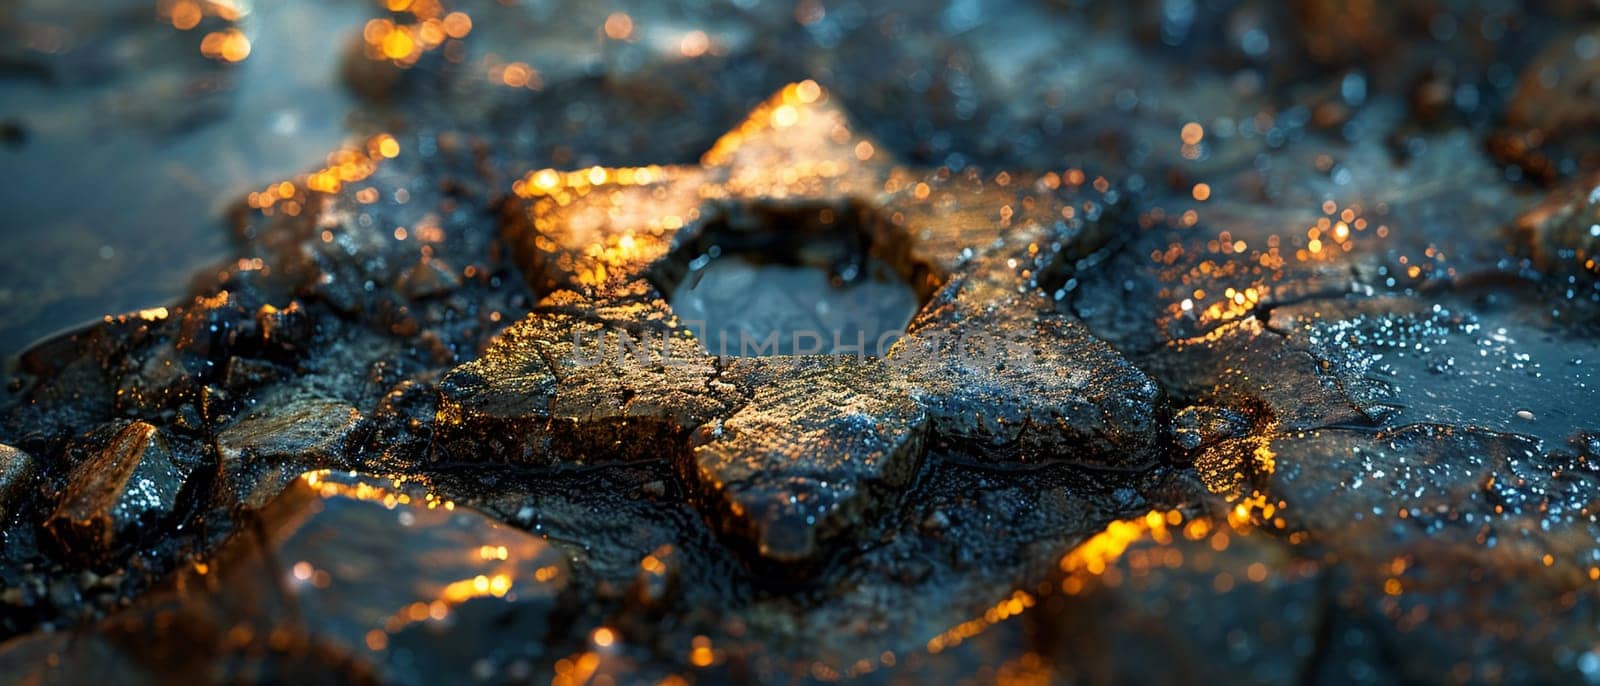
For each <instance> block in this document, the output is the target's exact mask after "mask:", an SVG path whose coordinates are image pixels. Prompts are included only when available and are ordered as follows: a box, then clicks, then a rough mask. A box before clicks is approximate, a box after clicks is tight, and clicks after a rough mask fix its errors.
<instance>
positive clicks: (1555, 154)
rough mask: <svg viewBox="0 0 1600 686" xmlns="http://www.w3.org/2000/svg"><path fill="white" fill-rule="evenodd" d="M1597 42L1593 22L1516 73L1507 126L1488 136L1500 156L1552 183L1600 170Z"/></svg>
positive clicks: (1551, 44)
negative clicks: (1596, 91)
mask: <svg viewBox="0 0 1600 686" xmlns="http://www.w3.org/2000/svg"><path fill="white" fill-rule="evenodd" d="M1596 41H1600V31H1597V30H1595V29H1594V28H1592V27H1588V28H1585V29H1582V30H1580V31H1577V32H1574V33H1570V34H1568V35H1566V36H1562V37H1560V38H1557V39H1555V40H1552V41H1550V42H1549V43H1547V44H1546V45H1545V46H1544V48H1543V50H1542V51H1541V52H1540V53H1539V54H1538V56H1537V57H1536V58H1535V59H1533V60H1532V61H1530V62H1529V63H1528V64H1527V66H1525V67H1524V68H1523V70H1522V73H1521V75H1520V76H1518V77H1517V84H1516V91H1515V92H1514V93H1512V95H1511V98H1510V99H1509V100H1508V101H1507V103H1506V108H1505V122H1504V124H1505V126H1504V127H1503V128H1501V129H1500V130H1499V131H1497V132H1495V133H1494V134H1493V135H1491V136H1490V137H1489V150H1490V152H1491V153H1493V154H1494V156H1495V158H1496V160H1497V161H1499V162H1501V163H1503V164H1512V165H1516V166H1517V167H1519V168H1520V169H1521V170H1522V171H1523V172H1525V173H1526V174H1527V175H1528V176H1530V177H1532V178H1534V179H1537V180H1539V181H1542V182H1544V183H1547V184H1553V183H1556V182H1558V181H1561V180H1563V179H1569V178H1572V177H1573V176H1574V175H1577V174H1579V173H1583V172H1590V171H1594V170H1595V169H1600V148H1597V147H1596V146H1597V144H1600V139H1596V138H1595V136H1594V133H1593V125H1594V122H1595V121H1596V118H1597V117H1600V106H1597V105H1596V100H1595V91H1594V82H1595V78H1596V76H1597V75H1600V71H1597V67H1596V66H1595V64H1596V60H1595V57H1596V51H1595V44H1596Z"/></svg>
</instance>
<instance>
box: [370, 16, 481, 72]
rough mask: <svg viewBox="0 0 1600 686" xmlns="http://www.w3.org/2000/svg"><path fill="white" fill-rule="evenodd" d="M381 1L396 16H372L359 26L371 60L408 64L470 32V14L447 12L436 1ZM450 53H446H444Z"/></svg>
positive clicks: (412, 63)
mask: <svg viewBox="0 0 1600 686" xmlns="http://www.w3.org/2000/svg"><path fill="white" fill-rule="evenodd" d="M382 4H383V5H384V8H385V9H387V10H388V11H390V12H392V13H395V14H396V15H397V16H396V17H395V18H375V19H371V20H368V21H367V23H366V25H365V26H364V27H362V29H361V39H362V42H363V51H364V54H365V55H366V57H367V59H370V60H374V61H388V62H390V63H392V64H394V65H395V66H398V67H402V68H404V67H410V66H411V65H414V64H416V63H417V60H419V59H421V57H422V55H423V54H425V53H427V52H429V51H432V50H435V49H437V48H439V47H440V46H442V45H445V44H446V43H448V42H449V41H453V40H454V41H459V40H460V39H462V38H465V37H466V36H467V34H469V33H471V32H472V18H471V17H470V16H468V15H467V14H466V13H465V12H459V11H457V12H449V13H446V12H445V11H444V7H443V5H441V4H440V3H439V2H438V0H409V1H400V0H385V1H384V2H383V3H382ZM450 54H451V53H450V52H448V51H447V52H446V56H449V55H450Z"/></svg>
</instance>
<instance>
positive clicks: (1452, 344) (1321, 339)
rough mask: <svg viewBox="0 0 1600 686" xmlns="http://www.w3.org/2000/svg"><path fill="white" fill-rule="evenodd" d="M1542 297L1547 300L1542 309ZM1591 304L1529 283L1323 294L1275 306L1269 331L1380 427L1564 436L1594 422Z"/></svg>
mask: <svg viewBox="0 0 1600 686" xmlns="http://www.w3.org/2000/svg"><path fill="white" fill-rule="evenodd" d="M1535 303H1539V305H1535ZM1589 311H1590V310H1589V305H1588V304H1587V303H1585V302H1583V301H1581V300H1577V301H1567V302H1561V301H1554V302H1551V301H1548V300H1546V298H1545V297H1543V296H1541V295H1540V294H1539V293H1538V292H1537V291H1533V290H1531V289H1526V288H1509V287H1504V288H1498V289H1494V290H1477V289H1467V288H1462V289H1457V291H1456V292H1455V293H1453V294H1451V295H1448V296H1440V297H1437V298H1433V299H1431V302H1426V301H1422V300H1421V299H1410V298H1393V299H1390V298H1366V299H1361V300H1352V299H1344V300H1327V301H1316V302H1308V303H1302V304H1296V305H1292V306H1286V307H1280V308H1277V309H1275V310H1273V313H1272V318H1271V321H1270V323H1269V326H1270V327H1271V328H1272V329H1273V330H1275V331H1278V332H1282V333H1283V334H1284V335H1285V336H1287V337H1288V340H1289V342H1290V345H1292V346H1294V347H1297V348H1301V349H1303V350H1305V351H1306V353H1307V354H1309V355H1310V356H1312V358H1314V359H1315V360H1316V361H1317V364H1318V367H1319V368H1320V370H1321V371H1322V372H1323V373H1324V374H1325V375H1326V377H1327V378H1328V379H1329V380H1330V381H1333V382H1335V383H1336V385H1337V386H1338V387H1339V388H1340V389H1341V391H1342V394H1343V395H1344V396H1345V397H1346V398H1348V399H1349V400H1350V402H1351V403H1352V404H1353V405H1354V406H1356V407H1358V408H1360V409H1361V410H1362V412H1363V414H1364V415H1365V416H1366V417H1368V418H1370V419H1373V420H1377V423H1379V424H1380V425H1382V426H1391V427H1393V426H1402V425H1405V424H1412V423H1434V424H1449V425H1459V426H1467V425H1470V426H1475V427H1482V428H1486V429H1492V430H1496V431H1503V432H1508V433H1516V434H1523V435H1527V436H1532V437H1535V438H1539V439H1543V440H1544V441H1545V443H1546V445H1547V446H1549V447H1552V448H1553V447H1556V446H1560V445H1562V444H1565V443H1566V442H1567V439H1568V438H1570V437H1571V436H1572V435H1574V434H1575V433H1577V432H1579V431H1582V430H1585V429H1588V428H1589V427H1590V426H1591V425H1592V424H1594V423H1595V422H1596V421H1597V420H1596V419H1595V418H1594V417H1592V416H1591V413H1590V412H1588V407H1589V406H1591V405H1592V404H1593V403H1594V402H1595V401H1596V400H1595V399H1596V398H1600V380H1597V379H1596V378H1595V375H1594V372H1593V370H1592V368H1591V367H1589V366H1586V365H1585V364H1584V362H1585V361H1586V360H1588V359H1592V358H1593V357H1595V356H1596V355H1597V354H1600V350H1597V349H1596V346H1595V345H1594V344H1593V343H1592V330H1593V326H1594V325H1593V321H1592V319H1591V315H1590V314H1588V313H1589Z"/></svg>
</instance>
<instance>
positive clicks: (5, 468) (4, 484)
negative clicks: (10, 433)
mask: <svg viewBox="0 0 1600 686" xmlns="http://www.w3.org/2000/svg"><path fill="white" fill-rule="evenodd" d="M33 476H34V460H33V457H31V456H30V455H28V454H27V453H25V452H22V451H21V450H17V449H16V448H13V447H11V446H9V445H5V444H0V521H10V519H11V513H12V512H14V511H15V508H16V506H17V504H18V503H19V502H20V501H21V500H22V499H24V498H27V497H28V492H29V490H30V489H31V488H32V486H33V485H34V481H33Z"/></svg>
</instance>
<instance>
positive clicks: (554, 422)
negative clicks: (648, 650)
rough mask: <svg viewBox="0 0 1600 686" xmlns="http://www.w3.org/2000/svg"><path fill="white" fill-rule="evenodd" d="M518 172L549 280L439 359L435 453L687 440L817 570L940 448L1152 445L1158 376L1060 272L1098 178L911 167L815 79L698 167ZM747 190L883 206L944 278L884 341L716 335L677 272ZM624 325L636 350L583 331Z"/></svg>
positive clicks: (640, 448)
mask: <svg viewBox="0 0 1600 686" xmlns="http://www.w3.org/2000/svg"><path fill="white" fill-rule="evenodd" d="M1096 185H1098V186H1100V187H1099V188H1098V190H1097V189H1096V188H1094V186H1096ZM513 190H514V191H515V193H516V198H515V199H514V201H513V202H511V203H509V204H508V207H507V208H506V210H505V215H504V222H503V227H502V232H503V236H502V238H503V239H504V242H505V244H506V245H507V246H508V247H509V248H510V250H511V252H512V254H513V256H514V259H515V262H516V264H517V265H518V266H519V267H520V268H521V270H522V272H523V274H524V275H525V277H526V279H527V281H528V283H529V285H530V286H531V287H532V288H533V290H534V291H535V293H536V294H538V295H539V296H540V298H541V299H540V301H539V302H538V304H537V306H536V307H535V308H534V312H533V313H532V314H530V315H529V316H528V317H527V318H525V319H524V320H522V321H520V322H518V323H516V324H513V325H512V326H510V327H509V328H508V329H507V330H506V331H504V332H503V333H502V334H501V335H500V336H499V337H498V338H497V339H496V340H495V341H494V342H493V343H492V344H491V345H490V346H489V348H488V349H487V350H486V351H485V352H484V354H483V355H482V356H481V357H480V358H479V359H477V360H475V361H473V362H470V363H467V364H464V365H461V366H460V367H458V368H456V369H454V370H452V371H451V372H450V373H449V374H447V376H446V377H445V378H444V379H443V380H442V381H441V383H440V394H441V403H440V409H439V420H440V421H439V422H438V428H437V433H436V436H435V442H434V451H435V458H436V459H439V460H446V461H462V462H471V461H479V460H484V459H506V460H511V461H515V462H520V463H525V464H530V465H539V466H549V467H560V466H566V465H596V464H606V463H615V462H625V461H630V460H653V459H662V458H666V459H669V460H672V461H673V464H674V465H676V468H677V471H678V472H679V474H680V476H681V478H682V480H683V482H684V483H685V484H686V485H687V490H688V491H689V492H690V493H691V494H692V498H693V500H694V503H695V504H696V506H697V507H699V508H700V510H701V512H702V513H703V514H704V515H705V516H706V518H707V519H708V520H710V521H711V522H712V523H713V524H714V525H716V526H717V527H718V528H720V529H721V530H722V531H723V533H724V534H725V535H726V537H727V538H728V539H729V540H730V542H732V543H734V544H736V545H738V546H741V547H744V548H747V549H751V550H753V552H754V553H755V557H753V558H751V559H752V561H755V562H761V561H766V562H774V563H780V564H792V565H798V566H800V567H801V568H803V567H804V565H805V563H808V562H812V561H815V560H817V559H819V558H820V557H821V556H822V554H823V553H824V552H826V550H828V549H829V546H827V545H825V543H827V542H828V541H829V540H830V539H835V538H848V536H849V535H850V532H851V531H852V530H854V529H857V528H858V527H857V526H856V525H857V524H859V523H861V522H862V521H864V520H865V518H870V517H874V516H878V515H879V514H881V513H882V512H883V511H884V510H885V508H889V507H893V505H894V503H896V502H897V501H898V499H899V497H900V493H901V491H902V490H904V489H905V488H906V487H907V485H908V483H909V482H910V481H911V479H912V478H913V476H914V475H915V474H916V473H917V470H918V468H919V465H920V464H921V462H922V461H923V460H924V459H925V458H926V456H927V455H929V454H933V453H937V454H939V455H941V456H943V457H945V458H949V459H960V460H967V461H971V462H976V463H983V464H992V465H996V466H1005V465H1024V464H1030V463H1044V462H1069V463H1073V464H1077V465H1082V466H1084V467H1087V468H1093V469H1108V470H1137V469H1144V468H1147V467H1149V466H1151V465H1152V464H1153V462H1154V460H1155V459H1156V454H1157V449H1156V444H1157V442H1158V440H1159V433H1160V432H1159V431H1158V429H1157V427H1159V426H1161V422H1160V416H1161V415H1162V413H1163V410H1162V405H1161V395H1160V392H1159V390H1158V388H1157V386H1156V384H1155V383H1154V382H1153V381H1152V380H1151V379H1150V378H1149V377H1147V376H1146V375H1144V374H1143V373H1142V372H1140V371H1139V370H1138V369H1136V368H1135V367H1133V366H1132V365H1131V364H1129V363H1128V362H1127V361H1126V360H1125V359H1123V358H1122V356H1121V355H1119V354H1118V353H1117V352H1116V351H1114V350H1112V349H1111V348H1110V347H1109V346H1108V345H1106V344H1105V343H1103V342H1101V341H1099V340H1098V339H1096V338H1094V337H1093V336H1092V335H1090V334H1089V332H1088V331H1087V330H1086V328H1085V327H1084V326H1083V325H1082V324H1080V323H1079V322H1077V321H1076V320H1075V319H1073V318H1071V317H1070V316H1067V315H1064V314H1062V313H1060V312H1059V311H1058V310H1057V308H1056V306H1055V303H1054V301H1053V299H1052V297H1051V296H1050V295H1049V294H1047V293H1046V292H1045V290H1044V288H1042V287H1041V286H1040V284H1041V283H1042V282H1047V281H1048V279H1049V275H1050V274H1052V273H1059V272H1060V270H1061V268H1062V265H1063V263H1064V262H1065V261H1068V260H1070V259H1071V258H1072V257H1073V256H1074V255H1075V254H1081V253H1083V252H1086V251H1087V250H1088V249H1089V248H1090V247H1092V246H1093V244H1094V243H1095V242H1096V241H1099V240H1103V235H1100V234H1099V233H1097V232H1103V231H1105V230H1107V227H1108V224H1107V223H1105V222H1101V221H1097V219H1098V218H1099V217H1100V216H1101V214H1102V213H1104V212H1105V211H1106V210H1107V209H1108V204H1110V201H1111V198H1109V197H1108V196H1107V195H1106V194H1105V193H1104V190H1105V188H1104V185H1103V182H1102V183H1100V184H1093V183H1089V184H1086V183H1085V182H1084V179H1083V176H1082V174H1081V173H1078V172H1075V171H1072V170H1069V171H1068V172H1067V173H1066V174H1061V173H1054V172H1052V173H1045V174H1030V173H1016V172H1002V173H999V174H995V175H993V176H986V175H981V174H978V173H976V172H969V173H966V174H953V173H951V172H950V171H949V170H948V169H934V170H919V169H913V168H907V167H902V166H899V165H897V164H895V163H894V162H893V161H892V160H890V159H889V156H888V154H887V153H886V152H885V150H884V148H883V147H882V146H881V145H879V144H878V143H877V142H875V141H873V140H871V139H870V138H868V137H866V136H864V135H861V134H859V133H857V132H855V131H854V130H853V129H852V127H851V125H850V122H849V119H848V118H847V117H846V115H845V114H844V112H843V111H842V110H841V109H839V108H838V107H836V106H834V105H833V104H832V103H831V98H830V96H829V94H828V93H827V92H826V91H824V90H823V89H822V88H821V87H819V86H818V85H817V84H816V83H814V82H811V81H806V82H802V83H798V84H792V85H789V86H787V87H785V88H783V89H782V90H781V91H780V92H778V93H777V94H776V95H774V96H773V97H772V98H771V99H770V100H768V101H767V102H765V103H764V104H762V105H760V106H758V107H757V108H756V109H755V110H754V111H753V112H752V113H751V114H750V115H749V117H748V118H747V119H746V120H745V121H744V122H743V123H742V124H740V125H739V126H738V127H737V128H735V129H734V130H732V131H731V132H729V133H727V134H726V135H724V136H723V137H722V138H721V139H720V140H718V141H717V142H716V144H715V145H714V146H713V147H712V148H711V149H710V151H708V152H707V153H706V154H705V155H704V157H703V159H702V160H701V163H700V164H699V165H685V166H651V167H638V168H622V169H616V168H599V167H596V168H591V169H582V170H574V171H557V170H550V169H546V170H539V171H534V172H531V173H529V174H528V175H527V176H525V177H524V178H522V179H521V180H519V181H517V182H516V183H515V184H514V187H513ZM751 207H757V208H769V209H770V208H779V209H783V208H788V209H790V210H792V209H794V208H802V209H803V208H811V209H814V210H816V211H818V212H824V211H826V212H827V213H832V214H833V216H844V215H845V214H846V213H859V215H861V216H865V217H867V218H868V219H869V220H868V221H862V222H860V224H859V225H860V226H861V227H863V228H861V229H860V230H861V231H863V232H865V233H866V234H868V235H865V236H862V237H861V238H863V239H864V240H865V241H866V242H868V243H869V244H870V245H871V250H872V251H873V253H874V254H875V255H882V256H884V257H885V259H887V260H888V261H890V262H891V263H893V264H894V265H895V266H896V268H897V269H898V270H899V271H900V273H901V276H902V277H903V278H905V279H906V280H907V282H908V283H909V284H910V285H911V286H912V287H913V289H915V290H916V291H917V292H919V293H920V294H922V295H923V296H924V299H925V304H924V305H923V307H922V308H921V310H920V311H919V312H918V313H917V314H916V316H915V317H914V318H913V320H912V322H911V324H910V325H909V326H908V327H907V330H906V332H905V334H904V337H903V338H901V339H900V340H898V341H897V342H895V344H894V346H893V348H892V349H890V350H889V352H888V354H887V355H885V356H883V357H881V358H879V357H864V356H862V355H859V354H842V355H799V356H787V357H785V356H770V357H737V358H722V357H714V356H712V355H710V354H708V353H706V352H705V351H704V349H703V347H702V346H701V345H700V343H699V342H698V341H697V340H696V338H695V335H696V332H695V331H694V330H692V329H691V328H690V327H688V326H685V323H684V322H682V321H680V320H679V318H678V317H677V316H675V315H674V314H673V312H672V310H671V308H670V306H669V305H668V303H667V299H666V297H665V296H664V289H665V288H669V287H670V286H666V285H664V284H662V283H661V279H660V274H661V273H663V270H664V269H665V270H667V271H671V269H672V268H674V267H675V262H674V261H675V259H676V258H675V255H677V254H678V253H677V252H675V250H674V249H675V247H681V246H684V245H687V244H690V243H691V242H694V241H702V242H703V241H704V240H706V239H707V238H708V237H707V236H706V233H707V232H709V231H712V230H713V229H712V228H710V227H712V226H714V225H726V224H727V223H726V222H723V223H722V224H717V222H715V221H714V220H715V219H716V218H718V217H724V218H725V217H726V216H727V215H728V213H730V212H738V211H743V210H741V208H744V209H748V208H751ZM722 230H728V231H737V230H739V229H722ZM711 238H715V237H711ZM676 266H677V267H680V273H681V271H682V270H681V265H676ZM608 337H609V338H608ZM975 339H981V340H983V341H985V342H986V344H985V345H981V346H974V345H973V340H975ZM607 340H612V341H614V345H615V347H614V348H613V349H614V350H615V351H616V353H620V354H600V355H596V354H594V352H592V351H589V350H587V349H586V346H589V345H592V344H594V342H595V341H601V342H604V341H607ZM624 341H629V342H632V343H633V344H634V346H633V347H624V346H623V345H621V344H622V343H623V342H624ZM997 341H998V342H1000V343H1001V344H1000V345H996V344H995V343H996V342H997ZM596 350H600V349H599V348H597V349H596Z"/></svg>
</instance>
